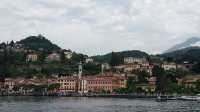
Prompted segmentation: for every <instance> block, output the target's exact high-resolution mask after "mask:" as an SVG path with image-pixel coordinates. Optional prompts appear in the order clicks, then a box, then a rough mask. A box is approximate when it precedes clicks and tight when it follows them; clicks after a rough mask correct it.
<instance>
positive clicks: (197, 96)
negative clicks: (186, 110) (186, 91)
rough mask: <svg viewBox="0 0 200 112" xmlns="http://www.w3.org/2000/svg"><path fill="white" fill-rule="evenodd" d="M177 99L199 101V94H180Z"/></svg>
mask: <svg viewBox="0 0 200 112" xmlns="http://www.w3.org/2000/svg"><path fill="white" fill-rule="evenodd" d="M178 100H185V101H200V95H196V96H181V97H179V98H178Z"/></svg>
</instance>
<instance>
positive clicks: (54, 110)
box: [0, 97, 200, 112]
mask: <svg viewBox="0 0 200 112" xmlns="http://www.w3.org/2000/svg"><path fill="white" fill-rule="evenodd" d="M0 112H200V103H198V102H195V101H167V102H156V101H155V100H153V99H123V98H74V97H73V98H72V97H0Z"/></svg>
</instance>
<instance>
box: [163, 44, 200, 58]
mask: <svg viewBox="0 0 200 112" xmlns="http://www.w3.org/2000/svg"><path fill="white" fill-rule="evenodd" d="M160 56H161V57H164V58H172V59H174V60H175V61H177V62H183V61H189V62H197V61H198V62H200V58H199V57H200V47H198V46H195V47H187V48H184V49H180V50H176V51H173V52H169V53H164V54H161V55H160Z"/></svg>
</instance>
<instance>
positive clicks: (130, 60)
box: [124, 57, 147, 64]
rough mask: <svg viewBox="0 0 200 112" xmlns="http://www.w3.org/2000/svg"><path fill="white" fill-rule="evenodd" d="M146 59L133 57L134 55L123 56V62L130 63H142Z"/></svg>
mask: <svg viewBox="0 0 200 112" xmlns="http://www.w3.org/2000/svg"><path fill="white" fill-rule="evenodd" d="M146 61H147V60H146V59H145V58H134V57H126V58H124V63H125V64H130V63H138V64H141V63H144V62H146Z"/></svg>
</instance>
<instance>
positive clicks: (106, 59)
mask: <svg viewBox="0 0 200 112" xmlns="http://www.w3.org/2000/svg"><path fill="white" fill-rule="evenodd" d="M115 54H116V55H117V56H118V57H120V58H124V57H136V58H142V57H147V56H149V55H148V54H147V53H145V52H142V51H139V50H131V51H121V52H115ZM111 55H112V53H108V54H105V55H97V56H92V58H93V59H94V60H95V61H98V62H106V63H109V62H110V59H111Z"/></svg>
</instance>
